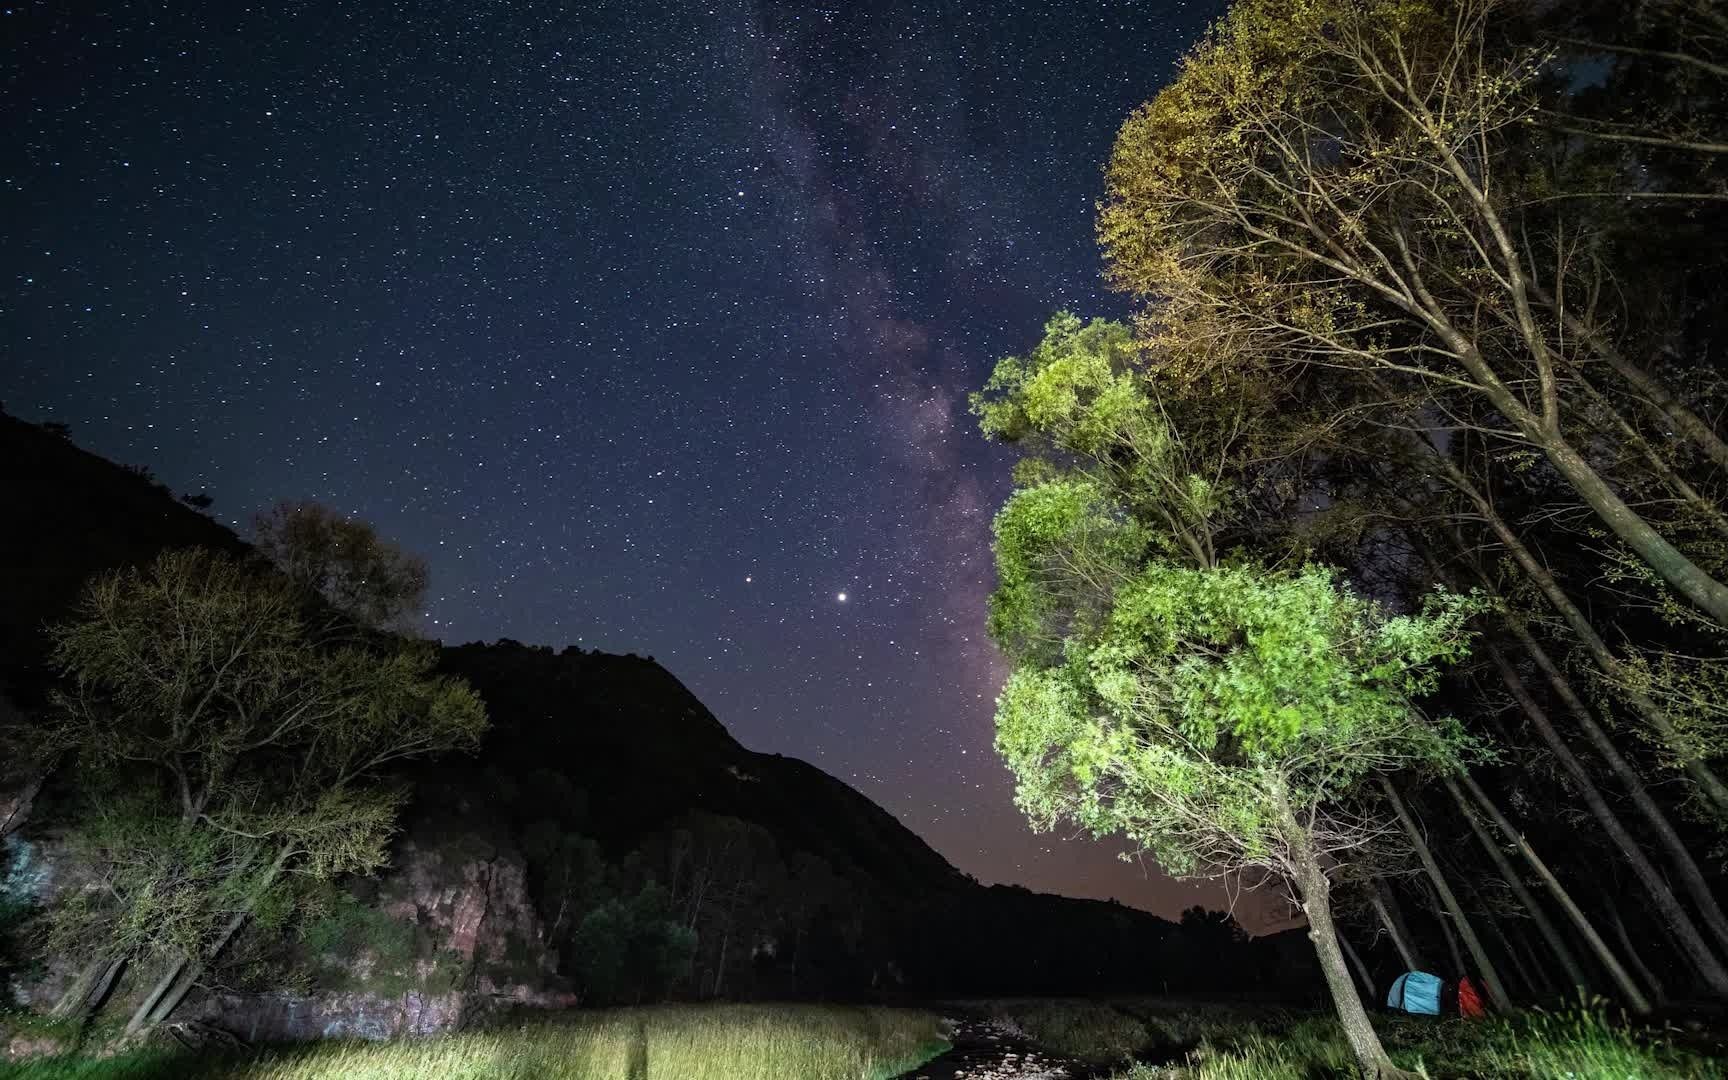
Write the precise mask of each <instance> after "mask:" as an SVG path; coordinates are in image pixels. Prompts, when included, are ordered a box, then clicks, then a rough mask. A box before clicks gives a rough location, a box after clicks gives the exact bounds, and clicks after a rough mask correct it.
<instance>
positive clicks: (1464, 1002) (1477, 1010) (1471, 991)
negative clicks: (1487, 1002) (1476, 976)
mask: <svg viewBox="0 0 1728 1080" xmlns="http://www.w3.org/2000/svg"><path fill="white" fill-rule="evenodd" d="M1458 1015H1459V1016H1462V1017H1464V1018H1465V1019H1466V1020H1480V1019H1482V1018H1483V1017H1484V1016H1487V1015H1488V1010H1487V1009H1485V1008H1483V1006H1482V992H1481V991H1479V990H1477V989H1476V982H1475V980H1473V979H1472V978H1470V976H1468V975H1466V976H1464V977H1463V978H1462V979H1459V980H1458Z"/></svg>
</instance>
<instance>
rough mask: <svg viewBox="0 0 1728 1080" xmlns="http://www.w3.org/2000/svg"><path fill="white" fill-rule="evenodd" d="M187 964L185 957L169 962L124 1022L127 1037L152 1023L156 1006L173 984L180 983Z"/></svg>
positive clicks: (170, 990)
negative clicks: (128, 1018) (130, 1016)
mask: <svg viewBox="0 0 1728 1080" xmlns="http://www.w3.org/2000/svg"><path fill="white" fill-rule="evenodd" d="M189 964H190V961H189V960H187V958H186V957H185V956H181V957H179V958H178V959H176V960H173V961H171V962H170V963H169V965H168V966H167V968H165V969H164V970H163V972H162V976H161V977H160V978H158V979H157V980H156V985H155V986H153V987H151V988H150V992H149V993H148V994H145V995H144V1000H143V1001H141V1002H139V1004H138V1007H137V1008H136V1009H134V1010H133V1011H132V1018H131V1019H130V1020H128V1021H126V1034H127V1035H128V1036H132V1035H136V1034H138V1033H139V1032H141V1031H143V1030H144V1029H145V1028H146V1027H148V1026H149V1025H150V1024H151V1023H153V1022H154V1021H152V1019H151V1017H152V1016H153V1015H154V1014H155V1012H156V1006H158V1005H160V1004H161V1003H162V999H163V998H165V997H167V996H168V994H169V993H170V992H172V991H173V989H174V987H175V984H177V983H178V982H179V981H180V976H181V975H182V974H184V973H185V971H186V968H187V966H188V965H189Z"/></svg>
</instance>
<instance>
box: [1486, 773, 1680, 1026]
mask: <svg viewBox="0 0 1728 1080" xmlns="http://www.w3.org/2000/svg"><path fill="white" fill-rule="evenodd" d="M1460 779H1462V780H1463V782H1464V787H1465V789H1466V790H1468V791H1469V792H1470V794H1471V795H1472V796H1473V797H1474V798H1475V799H1476V802H1477V804H1478V805H1480V806H1481V807H1482V810H1483V811H1484V812H1485V813H1486V814H1487V815H1488V817H1489V820H1491V821H1493V822H1494V824H1495V826H1496V827H1497V828H1498V829H1499V830H1500V832H1501V835H1503V836H1505V837H1506V839H1508V840H1510V841H1511V842H1512V844H1513V845H1514V846H1516V847H1517V848H1518V852H1519V854H1521V855H1523V856H1524V861H1525V862H1527V863H1529V864H1530V868H1531V869H1532V870H1535V871H1536V876H1537V877H1539V878H1541V879H1542V884H1543V887H1545V888H1546V889H1547V890H1548V895H1550V896H1552V897H1553V898H1554V902H1555V903H1557V904H1559V905H1560V910H1561V911H1564V912H1565V913H1566V917H1567V918H1568V919H1570V920H1572V926H1573V928H1574V929H1576V930H1577V931H1578V935H1579V936H1580V937H1582V938H1583V939H1584V942H1585V944H1587V945H1589V946H1590V951H1591V952H1592V953H1594V954H1595V956H1596V959H1597V961H1598V962H1600V963H1601V965H1602V967H1603V968H1604V969H1605V970H1606V971H1607V972H1608V977H1609V978H1611V979H1613V980H1614V985H1615V986H1616V987H1618V988H1619V990H1620V994H1621V997H1622V998H1623V999H1624V1000H1625V1002H1626V1005H1627V1007H1628V1008H1630V1009H1631V1010H1632V1011H1633V1012H1635V1013H1638V1014H1639V1015H1643V1014H1645V1013H1648V1012H1649V1011H1650V1002H1649V1000H1647V999H1646V998H1645V996H1644V994H1643V992H1642V991H1641V990H1640V989H1639V988H1638V985H1637V984H1636V983H1634V982H1633V981H1632V976H1631V975H1629V974H1627V971H1626V968H1625V966H1624V965H1623V964H1621V963H1620V958H1619V957H1618V956H1616V955H1615V954H1614V950H1612V949H1610V948H1609V947H1608V943H1607V942H1605V941H1603V940H1602V935H1601V934H1599V933H1597V932H1596V927H1595V926H1594V925H1593V924H1592V923H1591V922H1590V918H1589V916H1587V915H1585V914H1584V909H1583V908H1581V907H1579V906H1578V903H1577V901H1575V900H1573V899H1572V894H1571V893H1570V892H1568V891H1567V890H1566V887H1565V886H1564V885H1562V884H1560V879H1559V878H1557V877H1555V876H1554V872H1553V871H1552V870H1550V869H1548V864H1547V863H1546V862H1543V861H1542V857H1541V856H1539V855H1537V854H1536V849H1535V848H1533V847H1531V846H1530V841H1529V840H1528V839H1526V838H1525V836H1524V834H1523V833H1522V832H1520V831H1519V830H1518V829H1516V828H1514V827H1513V825H1512V822H1511V821H1510V820H1509V819H1508V818H1507V817H1506V815H1505V814H1504V813H1502V812H1501V810H1500V807H1499V806H1498V805H1497V804H1496V803H1495V802H1494V800H1492V799H1490V798H1489V797H1488V793H1487V792H1485V791H1483V790H1482V788H1481V786H1480V785H1479V784H1477V783H1476V780H1475V778H1474V777H1472V776H1471V775H1470V774H1469V773H1467V772H1466V773H1463V774H1461V776H1460Z"/></svg>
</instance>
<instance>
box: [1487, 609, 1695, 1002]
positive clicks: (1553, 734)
mask: <svg viewBox="0 0 1728 1080" xmlns="http://www.w3.org/2000/svg"><path fill="white" fill-rule="evenodd" d="M1486 651H1487V652H1488V654H1489V656H1491V657H1492V658H1493V659H1494V663H1495V666H1496V667H1498V668H1499V669H1500V677H1501V679H1502V681H1504V682H1505V684H1506V687H1507V689H1509V690H1511V691H1512V697H1513V699H1514V700H1516V701H1517V702H1518V705H1519V707H1520V708H1522V709H1523V710H1524V715H1525V716H1527V717H1529V718H1530V722H1531V724H1532V725H1533V726H1534V727H1535V728H1536V730H1537V732H1538V733H1539V734H1540V735H1541V736H1542V741H1543V742H1545V743H1547V744H1548V748H1549V749H1550V750H1552V751H1553V752H1554V756H1555V757H1556V758H1557V759H1558V760H1559V761H1560V764H1561V765H1562V766H1563V767H1564V768H1565V769H1566V771H1567V773H1568V774H1569V775H1571V777H1572V779H1573V782H1574V783H1576V784H1577V786H1578V793H1579V795H1580V796H1582V798H1583V799H1584V802H1585V804H1586V805H1587V806H1588V807H1589V809H1590V812H1591V813H1592V814H1594V815H1595V817H1596V820H1597V821H1599V822H1600V823H1601V824H1602V829H1603V831H1604V832H1606V833H1607V834H1608V837H1609V839H1610V840H1612V841H1613V842H1614V846H1615V847H1618V848H1619V849H1620V853H1621V854H1622V855H1624V856H1625V857H1626V861H1627V862H1628V863H1629V864H1631V866H1632V872H1633V873H1634V874H1636V875H1637V876H1638V880H1639V881H1640V882H1641V883H1642V884H1643V886H1644V889H1645V891H1646V892H1648V893H1649V894H1650V899H1651V900H1652V901H1654V902H1655V905H1656V910H1657V911H1658V912H1659V913H1660V914H1661V915H1662V920H1663V922H1664V923H1665V924H1666V925H1667V927H1668V929H1669V931H1670V932H1671V933H1673V935H1674V937H1675V939H1676V940H1677V941H1678V942H1679V944H1680V948H1681V951H1682V952H1683V953H1685V954H1687V956H1688V957H1689V959H1690V960H1691V962H1692V964H1693V966H1694V967H1696V968H1697V970H1698V974H1699V976H1700V977H1702V978H1703V980H1704V983H1705V985H1706V986H1708V987H1709V988H1710V991H1711V993H1713V994H1715V995H1716V996H1718V997H1724V996H1728V970H1725V969H1724V968H1723V966H1722V963H1721V961H1720V960H1718V959H1717V958H1716V955H1715V953H1713V952H1712V951H1711V950H1710V946H1709V944H1708V943H1706V942H1705V940H1704V935H1703V934H1701V933H1699V931H1698V926H1697V924H1696V923H1694V922H1693V921H1692V916H1691V915H1689V914H1687V913H1686V909H1685V908H1684V907H1682V906H1681V904H1680V901H1679V899H1678V898H1677V897H1676V896H1675V895H1674V892H1673V890H1672V889H1670V888H1669V887H1668V884H1667V882H1665V881H1663V880H1662V876H1661V874H1659V873H1658V872H1657V870H1656V868H1655V867H1654V866H1652V865H1651V863H1650V859H1649V857H1648V856H1646V855H1645V854H1644V849H1643V848H1641V847H1640V846H1639V845H1638V841H1637V840H1636V839H1634V838H1633V836H1632V834H1631V833H1630V832H1628V831H1627V829H1626V826H1625V825H1624V824H1622V823H1621V821H1620V818H1619V816H1618V815H1617V814H1615V813H1614V811H1613V810H1612V809H1610V808H1609V806H1608V803H1607V801H1606V800H1605V799H1603V798H1602V792H1601V790H1600V789H1598V788H1597V787H1596V782H1595V781H1594V780H1593V779H1591V777H1590V773H1589V771H1588V770H1586V769H1585V768H1584V764H1583V762H1581V761H1579V760H1578V757H1577V755H1575V754H1573V753H1572V748H1571V747H1569V746H1567V745H1566V740H1564V739H1562V738H1561V737H1560V733H1559V732H1557V731H1555V730H1554V725H1553V724H1552V723H1550V722H1549V720H1548V714H1547V713H1545V712H1543V711H1542V707H1541V706H1540V705H1538V704H1536V699H1535V698H1533V697H1531V696H1530V691H1529V689H1528V688H1527V687H1526V686H1525V685H1524V680H1523V679H1522V678H1521V677H1520V676H1519V674H1518V672H1517V670H1516V669H1515V668H1513V667H1512V665H1511V662H1510V661H1508V660H1507V659H1506V656H1505V654H1504V653H1502V652H1501V651H1500V650H1499V649H1497V648H1495V647H1494V645H1493V644H1492V643H1489V644H1488V645H1487V646H1486Z"/></svg>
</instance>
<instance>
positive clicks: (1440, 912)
mask: <svg viewBox="0 0 1728 1080" xmlns="http://www.w3.org/2000/svg"><path fill="white" fill-rule="evenodd" d="M1422 884H1423V885H1424V886H1425V887H1426V888H1427V890H1428V903H1429V904H1430V905H1432V906H1433V908H1434V921H1435V922H1438V923H1439V924H1440V936H1441V937H1442V938H1445V939H1446V955H1447V956H1450V957H1451V958H1452V970H1453V972H1455V973H1457V974H1463V973H1464V972H1466V971H1469V970H1470V965H1469V964H1466V963H1465V962H1464V950H1463V949H1462V948H1460V947H1459V945H1458V924H1457V923H1456V922H1454V921H1453V919H1452V913H1451V912H1449V911H1447V910H1446V902H1445V901H1444V900H1441V899H1440V893H1439V892H1438V891H1436V890H1435V888H1434V883H1433V882H1432V881H1430V880H1428V878H1427V877H1426V876H1424V877H1423V878H1422Z"/></svg>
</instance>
